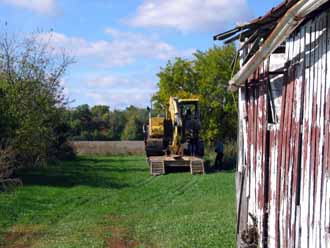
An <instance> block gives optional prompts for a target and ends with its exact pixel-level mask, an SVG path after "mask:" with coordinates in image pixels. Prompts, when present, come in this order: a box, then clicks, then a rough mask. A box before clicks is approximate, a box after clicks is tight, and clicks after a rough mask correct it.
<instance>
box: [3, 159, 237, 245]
mask: <svg viewBox="0 0 330 248" xmlns="http://www.w3.org/2000/svg"><path fill="white" fill-rule="evenodd" d="M19 176H20V177H21V178H22V180H23V183H24V187H21V188H19V189H17V190H16V191H15V192H11V193H0V247H8V248H11V247H12V248H29V247H36V248H40V247H47V248H53V247H54V248H55V247H56V248H62V247H63V248H68V247H72V248H79V247H87V248H92V247H112V248H125V247H138V248H142V247H164V248H171V247H173V248H180V247H187V248H192V247H196V248H197V247H198V248H205V247H214V248H217V247H221V248H226V247H235V187H234V173H229V172H225V173H214V174H208V175H205V176H191V175H190V174H189V173H175V174H168V175H165V176H161V177H151V176H149V172H148V166H147V164H146V162H145V158H144V157H134V156H127V157H79V158H78V159H76V160H75V161H72V162H65V163H62V164H60V165H53V166H49V167H47V168H41V169H36V170H34V171H30V172H28V171H21V172H20V173H19Z"/></svg>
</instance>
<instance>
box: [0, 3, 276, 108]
mask: <svg viewBox="0 0 330 248" xmlns="http://www.w3.org/2000/svg"><path fill="white" fill-rule="evenodd" d="M279 2H281V0H269V1H264V0H166V1H165V0H129V1H128V0H121V1H118V0H116V1H115V0H92V1H91V0H0V16H1V18H0V25H1V26H2V27H3V28H5V27H4V26H5V25H4V23H8V24H7V26H6V29H7V30H8V31H9V32H12V33H14V34H20V33H23V34H28V33H31V32H36V31H37V30H42V31H43V33H42V34H40V38H41V39H43V38H46V39H47V40H49V39H50V43H51V46H52V47H53V48H55V49H61V50H62V49H65V51H66V52H67V53H69V54H70V55H72V56H74V57H75V60H76V61H77V63H75V64H74V65H72V66H71V67H70V69H69V71H68V72H67V74H66V76H65V78H64V80H63V85H64V87H65V92H66V94H67V95H68V96H69V98H70V99H71V100H74V102H73V103H72V106H76V105H79V104H83V103H87V104H90V105H96V104H106V105H110V106H111V108H112V109H121V108H125V107H126V106H128V105H131V104H133V105H137V106H140V107H145V106H147V104H148V101H149V99H150V97H151V95H152V94H153V93H154V92H155V91H156V89H157V76H156V73H157V72H158V71H159V69H160V67H162V66H164V65H165V64H166V62H167V61H168V60H169V59H173V58H174V57H177V56H181V57H185V58H189V57H190V56H191V54H192V53H193V52H194V51H196V50H207V49H208V48H210V47H212V46H213V45H214V44H219V43H218V42H216V43H215V42H213V40H212V36H213V35H214V34H217V33H220V32H222V31H225V30H226V29H229V28H231V27H232V26H234V25H235V24H236V23H242V22H245V21H248V20H250V19H253V18H255V17H257V16H260V15H262V14H264V13H265V12H266V11H268V10H269V9H270V8H272V7H273V6H275V5H277V4H278V3H279Z"/></svg>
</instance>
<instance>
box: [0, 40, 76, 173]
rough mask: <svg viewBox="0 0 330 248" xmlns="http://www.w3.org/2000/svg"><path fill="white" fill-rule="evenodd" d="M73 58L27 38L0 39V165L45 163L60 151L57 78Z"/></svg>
mask: <svg viewBox="0 0 330 248" xmlns="http://www.w3.org/2000/svg"><path fill="white" fill-rule="evenodd" d="M72 62H73V61H72V59H71V58H69V57H67V56H65V55H63V54H61V55H59V56H56V55H55V54H54V53H52V52H51V51H50V50H49V49H48V47H47V45H42V44H40V43H39V42H38V41H37V39H36V38H34V37H33V36H29V37H28V38H25V39H23V40H19V41H17V40H14V39H10V38H8V36H4V37H1V38H0V116H1V118H0V166H7V167H9V166H10V167H11V166H13V167H21V166H35V165H42V164H45V163H46V162H47V161H48V160H50V159H52V158H55V157H58V156H59V153H61V150H62V151H65V153H69V154H70V155H72V151H71V150H70V148H69V146H68V145H67V143H66V139H65V135H64V134H63V133H62V130H63V128H64V126H65V120H64V119H63V118H62V113H63V109H64V107H65V105H66V99H65V97H64V95H63V89H62V87H61V78H62V76H63V75H64V73H65V71H66V69H67V67H68V66H69V65H70V63H72Z"/></svg>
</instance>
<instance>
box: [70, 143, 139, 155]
mask: <svg viewBox="0 0 330 248" xmlns="http://www.w3.org/2000/svg"><path fill="white" fill-rule="evenodd" d="M71 144H72V146H73V147H74V149H75V150H76V152H77V154H79V155H144V154H145V151H144V142H143V141H73V142H71Z"/></svg>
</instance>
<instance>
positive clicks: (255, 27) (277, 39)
mask: <svg viewBox="0 0 330 248" xmlns="http://www.w3.org/2000/svg"><path fill="white" fill-rule="evenodd" d="M327 2H328V0H285V1H284V2H282V3H281V4H279V5H278V6H276V7H274V8H272V9H271V10H270V11H269V12H268V13H267V14H265V15H264V16H262V17H259V18H257V19H255V20H252V21H250V22H249V23H246V24H243V25H239V26H237V27H235V28H234V29H231V30H229V31H227V32H224V33H221V34H218V35H215V36H214V40H223V41H224V42H225V43H230V42H233V41H235V40H239V41H241V42H244V43H243V44H242V46H241V48H240V49H243V48H245V47H246V46H247V45H250V51H249V53H248V54H247V56H246V58H245V59H244V63H243V64H244V65H243V67H242V68H241V70H240V71H239V72H238V73H237V74H236V75H235V76H234V77H233V79H232V80H231V81H230V82H229V84H230V88H231V89H233V90H234V89H237V88H239V87H242V86H243V85H244V83H245V81H246V80H247V79H248V77H249V76H250V75H251V74H252V73H253V72H255V71H256V70H257V68H258V67H259V65H260V64H261V63H262V62H263V61H264V60H265V59H266V58H267V57H268V56H269V55H270V54H271V53H273V52H274V51H275V50H276V49H277V48H278V47H279V46H280V45H281V44H282V43H283V42H284V41H285V40H286V38H288V37H289V36H290V34H291V33H292V32H294V30H295V29H296V28H297V27H298V26H299V25H300V24H301V23H302V22H303V21H304V20H305V19H306V18H307V17H308V15H310V14H311V13H312V12H314V11H315V10H317V9H318V8H320V7H321V6H322V5H323V4H325V3H327Z"/></svg>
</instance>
